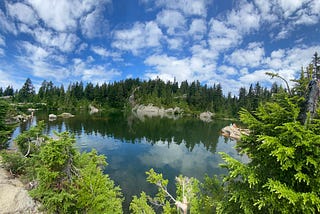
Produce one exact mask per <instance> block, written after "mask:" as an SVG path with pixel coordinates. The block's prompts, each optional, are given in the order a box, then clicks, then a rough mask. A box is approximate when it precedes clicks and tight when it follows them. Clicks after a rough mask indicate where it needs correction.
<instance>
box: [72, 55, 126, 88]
mask: <svg viewBox="0 0 320 214" xmlns="http://www.w3.org/2000/svg"><path fill="white" fill-rule="evenodd" d="M71 70H72V75H73V76H80V77H81V79H82V80H83V81H88V82H89V81H90V82H92V83H99V84H102V83H104V82H109V81H111V80H112V79H114V78H115V77H117V76H120V75H121V72H120V71H117V70H115V69H109V70H108V69H107V68H106V67H105V66H103V65H95V64H90V61H89V62H85V61H83V60H82V59H79V58H76V59H73V64H72V65H71Z"/></svg>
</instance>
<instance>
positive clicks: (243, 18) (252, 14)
mask: <svg viewBox="0 0 320 214" xmlns="http://www.w3.org/2000/svg"><path fill="white" fill-rule="evenodd" d="M227 23H228V25H230V26H233V27H234V28H236V29H237V30H238V32H239V33H241V34H247V33H250V32H251V31H252V30H258V29H259V27H260V15H259V13H258V10H257V9H256V8H255V7H254V6H253V4H251V3H247V2H244V1H241V2H240V6H239V8H238V9H233V10H232V11H231V12H230V13H229V14H228V15H227Z"/></svg>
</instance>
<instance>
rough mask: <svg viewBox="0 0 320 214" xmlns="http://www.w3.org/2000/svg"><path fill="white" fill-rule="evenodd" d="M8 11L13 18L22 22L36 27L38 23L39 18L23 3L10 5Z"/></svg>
mask: <svg viewBox="0 0 320 214" xmlns="http://www.w3.org/2000/svg"><path fill="white" fill-rule="evenodd" d="M7 7H8V11H9V14H10V15H11V16H12V17H15V18H16V19H18V20H19V21H20V22H22V23H25V24H27V25H31V26H34V25H36V24H37V23H38V18H37V16H36V14H35V12H34V11H33V10H32V9H31V8H30V7H29V6H27V5H25V4H23V3H20V2H18V3H15V4H8V5H7Z"/></svg>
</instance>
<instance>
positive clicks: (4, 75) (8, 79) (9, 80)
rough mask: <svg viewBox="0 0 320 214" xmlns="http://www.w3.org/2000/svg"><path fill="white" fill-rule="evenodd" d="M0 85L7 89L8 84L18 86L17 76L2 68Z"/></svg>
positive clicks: (0, 70)
mask: <svg viewBox="0 0 320 214" xmlns="http://www.w3.org/2000/svg"><path fill="white" fill-rule="evenodd" d="M0 76H1V78H0V87H2V88H3V89H5V88H6V87H7V86H13V87H14V88H17V86H18V85H19V84H17V83H16V82H14V80H15V78H14V77H12V76H11V75H10V73H9V72H7V71H4V70H2V69H0Z"/></svg>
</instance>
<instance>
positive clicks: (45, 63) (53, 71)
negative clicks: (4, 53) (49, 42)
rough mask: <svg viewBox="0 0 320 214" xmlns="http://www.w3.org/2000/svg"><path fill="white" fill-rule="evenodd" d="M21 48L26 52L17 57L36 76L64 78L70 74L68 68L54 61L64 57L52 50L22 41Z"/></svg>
mask: <svg viewBox="0 0 320 214" xmlns="http://www.w3.org/2000/svg"><path fill="white" fill-rule="evenodd" d="M21 48H22V50H23V51H24V53H23V54H22V55H21V56H18V57H17V58H18V59H19V61H20V63H21V64H23V65H24V66H25V67H27V68H29V69H30V70H31V71H32V73H33V75H34V76H37V77H41V78H54V79H56V80H63V79H65V78H67V77H68V76H69V71H68V69H67V68H65V67H64V66H60V65H58V64H56V63H54V62H57V60H60V61H62V60H63V59H62V58H61V57H59V56H57V55H55V54H54V53H52V50H46V49H44V48H42V47H40V46H36V45H33V44H31V43H29V42H22V43H21Z"/></svg>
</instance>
